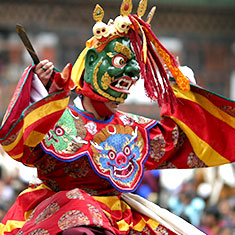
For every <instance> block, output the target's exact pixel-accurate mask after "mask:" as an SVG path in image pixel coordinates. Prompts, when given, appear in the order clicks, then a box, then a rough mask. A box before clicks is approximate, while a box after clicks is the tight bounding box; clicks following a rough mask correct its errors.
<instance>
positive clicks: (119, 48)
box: [114, 42, 132, 60]
mask: <svg viewBox="0 0 235 235" xmlns="http://www.w3.org/2000/svg"><path fill="white" fill-rule="evenodd" d="M114 51H116V52H118V53H122V54H123V55H125V56H126V57H127V58H128V59H129V60H130V59H131V58H132V55H131V50H130V49H129V48H128V47H127V46H124V45H123V44H122V43H120V42H116V45H115V47H114Z"/></svg>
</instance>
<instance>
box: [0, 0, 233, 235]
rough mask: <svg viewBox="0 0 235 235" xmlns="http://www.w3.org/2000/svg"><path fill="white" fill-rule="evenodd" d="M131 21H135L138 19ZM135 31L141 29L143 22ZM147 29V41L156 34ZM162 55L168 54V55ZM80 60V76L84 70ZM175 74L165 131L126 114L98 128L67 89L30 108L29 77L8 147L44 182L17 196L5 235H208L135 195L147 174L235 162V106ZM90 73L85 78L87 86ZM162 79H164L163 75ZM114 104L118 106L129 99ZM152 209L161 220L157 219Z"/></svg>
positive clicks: (13, 111) (12, 118)
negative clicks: (84, 230) (75, 232)
mask: <svg viewBox="0 0 235 235" xmlns="http://www.w3.org/2000/svg"><path fill="white" fill-rule="evenodd" d="M127 2H128V1H127ZM124 3H125V1H124ZM125 6H126V5H125V4H124V7H125ZM99 11H101V10H100V8H98V10H96V11H95V12H96V13H97V14H96V15H99V14H98V13H99ZM101 12H102V11H101ZM123 17H125V16H123ZM131 20H133V21H135V17H134V18H131ZM97 22H98V23H99V22H100V18H99V19H97ZM136 22H137V23H136V24H134V25H138V24H139V23H140V21H138V20H137V19H136ZM141 29H142V28H141ZM143 29H144V30H146V33H147V34H148V33H149V31H148V28H145V27H143ZM112 37H113V35H112ZM150 39H151V38H150ZM112 40H113V38H112ZM147 40H148V39H146V41H147ZM110 42H112V41H110ZM122 42H124V41H121V40H119V39H117V41H116V46H117V45H118V46H119V47H121V48H122V49H125V50H126V52H125V56H126V57H130V58H129V60H131V59H132V55H131V52H130V50H128V48H127V47H123V46H122V45H124V43H123V44H122ZM93 43H94V42H93ZM99 43H100V42H99ZM93 45H94V44H93ZM105 45H109V44H105ZM114 46H115V44H114ZM116 46H115V48H116V49H115V50H116V51H118V50H119V47H118V48H117V47H116ZM98 49H99V47H98ZM136 49H138V48H136ZM104 50H105V48H104ZM159 50H160V51H161V52H162V53H163V54H164V52H163V51H162V48H160V49H159ZM137 51H138V50H137ZM91 52H92V51H91ZM145 52H146V50H143V57H144V58H145V57H146V58H145V59H146V65H148V66H151V65H154V63H152V62H151V61H148V62H147V60H148V58H149V57H147V55H144V53H145ZM86 53H88V50H86ZM92 53H94V52H92ZM146 53H148V52H146ZM109 55H110V54H109ZM164 55H168V54H164ZM112 56H113V55H112ZM137 56H140V53H138V52H137ZM149 56H150V55H149ZM114 58H117V57H115V56H114ZM151 58H152V57H151ZM80 59H81V58H80ZM80 59H79V63H78V64H77V65H76V66H75V67H76V68H77V67H78V65H79V66H81V67H82V66H84V64H83V63H84V61H83V63H81V61H80ZM83 59H84V57H83V58H82V59H81V60H83ZM113 60H114V59H112V61H113ZM166 60H167V59H166ZM166 62H167V61H166ZM113 63H116V61H114V62H113ZM167 63H168V62H167ZM120 65H121V64H120ZM168 65H169V67H170V68H171V72H172V74H173V76H174V75H175V76H176V75H177V74H179V76H176V77H177V79H176V82H177V81H178V85H179V84H181V85H180V87H181V89H179V87H178V86H177V85H175V86H173V91H174V93H175V95H176V98H174V106H173V107H172V104H170V103H169V102H168V103H167V102H165V104H164V105H163V107H162V113H161V115H162V120H161V122H157V121H155V120H150V119H147V118H144V117H140V116H137V115H132V114H128V113H123V112H116V113H115V114H113V115H112V116H108V117H107V119H106V120H104V121H98V120H95V119H94V117H93V115H92V114H91V113H87V112H86V111H84V110H83V109H82V108H81V107H76V105H75V106H68V102H69V94H70V91H69V89H66V88H65V89H63V90H60V91H57V92H53V93H51V94H49V95H48V96H46V97H44V98H42V99H40V100H38V101H36V102H33V103H32V104H30V93H31V83H32V79H33V68H34V66H33V65H32V66H29V67H28V68H27V69H26V70H25V71H24V74H23V76H22V78H21V80H20V81H19V83H18V86H17V89H16V92H15V93H14V95H13V98H12V100H11V103H10V105H9V107H8V110H7V113H6V115H5V118H4V121H3V126H2V127H1V130H0V142H1V145H2V147H3V149H4V150H5V151H6V152H7V153H8V154H9V155H10V156H11V157H12V158H13V159H15V160H17V161H20V162H22V163H24V164H25V165H28V166H35V167H37V170H38V177H39V179H40V180H42V182H43V183H42V184H41V185H31V186H30V187H29V188H28V189H27V190H25V191H23V192H22V193H21V194H20V195H19V197H18V199H17V201H16V202H15V204H14V205H13V207H12V208H11V209H10V210H9V212H8V213H7V215H6V216H5V218H4V219H3V220H2V223H1V224H0V231H1V234H5V235H6V234H31V235H32V234H58V233H60V232H63V231H65V230H66V229H69V228H74V227H79V226H82V227H83V226H90V227H94V228H96V227H97V228H101V229H103V230H106V231H108V232H110V233H113V234H201V233H200V232H199V231H197V230H196V229H195V230H194V228H192V227H190V225H187V224H186V223H184V222H182V224H181V222H179V220H180V219H179V220H177V219H176V218H173V217H174V216H173V215H171V214H168V213H167V212H165V211H161V209H159V208H157V206H154V205H152V206H149V205H148V203H147V202H146V201H144V200H143V199H141V198H138V197H137V196H135V195H132V194H129V192H133V191H134V190H135V189H136V188H137V187H138V185H139V184H140V182H141V179H142V177H143V172H144V170H151V169H166V168H181V169H182V168H184V169H185V168H199V167H207V166H218V165H222V164H226V163H230V162H234V159H235V156H234V147H233V139H234V134H235V133H234V127H235V120H234V116H235V115H234V107H235V105H234V102H232V101H230V100H228V99H225V98H223V97H220V96H217V95H216V94H213V93H211V92H209V91H206V90H204V89H202V88H200V87H198V86H196V85H192V84H191V87H190V88H191V91H188V88H189V87H188V85H187V82H186V81H185V80H184V79H185V78H184V76H183V75H182V74H181V72H180V71H179V69H178V67H175V68H172V64H171V62H170V64H169V63H168ZM99 66H101V65H99ZM142 66H145V65H142ZM159 66H160V67H161V65H159ZM76 68H75V71H76ZM121 68H122V67H121ZM83 70H84V69H80V70H79V71H80V72H81V74H80V75H79V76H80V77H81V76H82V74H83V73H84V71H83ZM141 72H142V70H141ZM161 72H162V73H163V75H164V76H165V74H164V70H161ZM96 74H98V72H97V73H96ZM79 76H78V77H79ZM97 76H98V75H97ZM143 76H145V75H143ZM149 76H151V75H149ZM94 77H95V78H96V76H94ZM102 78H103V79H104V86H103V87H105V85H106V83H105V81H107V80H109V79H110V78H109V77H108V76H107V74H106V75H105V76H103V77H102ZM58 79H59V78H58ZM125 79H126V80H128V79H129V78H128V77H127V76H126V77H125ZM125 79H123V78H121V79H119V82H120V81H121V80H122V82H123V80H125ZM179 80H183V82H182V83H181V82H179ZM75 81H77V86H78V85H81V87H80V88H79V87H78V90H79V91H78V92H79V93H81V94H83V95H87V94H88V95H91V97H93V96H95V97H97V99H98V102H107V99H108V98H107V97H105V96H103V95H102V94H105V93H104V91H102V90H98V92H97V93H95V92H94V90H93V88H92V86H91V84H89V83H86V79H85V80H84V81H82V80H81V78H79V79H78V80H76V79H75ZM92 82H93V81H92ZM125 82H126V83H128V81H125ZM152 82H154V81H152ZM166 82H167V81H166ZM97 84H98V82H96V83H95V85H96V86H97ZM113 84H117V81H114V82H113ZM92 85H94V82H93V83H92ZM155 85H156V84H155ZM155 85H153V87H154V86H155ZM184 85H185V86H184ZM98 86H99V84H98ZM113 86H114V85H113ZM146 87H147V88H146V89H147V91H148V95H149V96H150V97H152V98H153V99H154V98H158V99H159V102H160V103H161V102H163V101H166V100H167V99H168V98H169V99H171V98H172V96H171V91H170V90H169V89H170V87H168V86H167V84H166V88H167V89H166V93H168V96H165V97H160V98H159V97H155V93H154V89H153V90H151V89H152V87H151V86H150V85H149V84H146ZM148 88H149V89H148ZM155 88H156V87H155ZM168 88H169V89H168ZM183 88H185V89H183ZM106 89H107V87H106ZM184 90H185V91H184ZM115 95H116V93H114V96H112V97H113V98H112V97H111V98H110V99H113V100H114V101H117V100H118V101H121V100H120V99H124V98H123V96H121V97H119V96H116V97H115ZM99 99H100V100H99ZM169 99H168V101H169ZM108 100H109V99H108ZM172 100H173V98H172ZM163 103H164V102H163ZM98 104H99V103H98ZM205 127H206V128H205ZM215 127H217V128H215ZM218 127H219V128H218ZM143 205H144V206H145V207H143ZM142 207H143V208H142ZM151 207H152V210H153V211H155V212H159V214H157V215H154V212H153V211H151V210H150V208H151ZM141 208H142V210H141ZM164 216H165V217H164ZM177 223H178V227H177ZM180 225H181V228H180ZM186 227H187V228H186ZM191 229H192V230H191ZM184 230H185V231H184ZM189 231H194V232H196V233H190V232H189Z"/></svg>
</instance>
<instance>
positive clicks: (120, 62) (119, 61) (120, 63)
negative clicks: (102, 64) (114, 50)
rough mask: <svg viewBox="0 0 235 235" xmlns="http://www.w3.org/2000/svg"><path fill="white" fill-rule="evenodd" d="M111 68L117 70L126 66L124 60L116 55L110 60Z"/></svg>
mask: <svg viewBox="0 0 235 235" xmlns="http://www.w3.org/2000/svg"><path fill="white" fill-rule="evenodd" d="M112 63H113V66H114V67H117V68H122V67H124V66H125V64H126V58H125V57H124V56H122V55H116V56H114V57H113V60H112Z"/></svg>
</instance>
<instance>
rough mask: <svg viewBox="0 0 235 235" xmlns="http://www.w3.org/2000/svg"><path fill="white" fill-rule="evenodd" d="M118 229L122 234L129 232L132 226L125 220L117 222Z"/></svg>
mask: <svg viewBox="0 0 235 235" xmlns="http://www.w3.org/2000/svg"><path fill="white" fill-rule="evenodd" d="M117 225H118V229H119V230H120V231H122V232H125V231H128V230H129V228H130V226H132V224H128V223H127V222H126V221H125V220H124V219H123V220H120V221H118V222H117Z"/></svg>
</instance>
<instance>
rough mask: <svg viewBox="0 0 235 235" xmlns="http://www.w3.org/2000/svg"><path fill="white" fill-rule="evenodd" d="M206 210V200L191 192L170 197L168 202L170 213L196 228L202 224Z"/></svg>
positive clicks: (187, 191)
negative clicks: (201, 219) (203, 213)
mask: <svg viewBox="0 0 235 235" xmlns="http://www.w3.org/2000/svg"><path fill="white" fill-rule="evenodd" d="M204 208H205V202H204V200H203V199H202V198H200V197H198V196H196V195H195V193H194V192H193V191H189V190H186V191H181V192H180V193H179V194H177V195H174V196H172V197H170V198H169V201H168V209H169V210H170V211H172V212H173V213H174V214H176V215H178V216H180V217H182V218H183V219H185V220H186V221H188V222H189V223H191V224H193V225H195V226H198V225H199V224H200V218H201V215H202V212H203V209H204Z"/></svg>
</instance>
